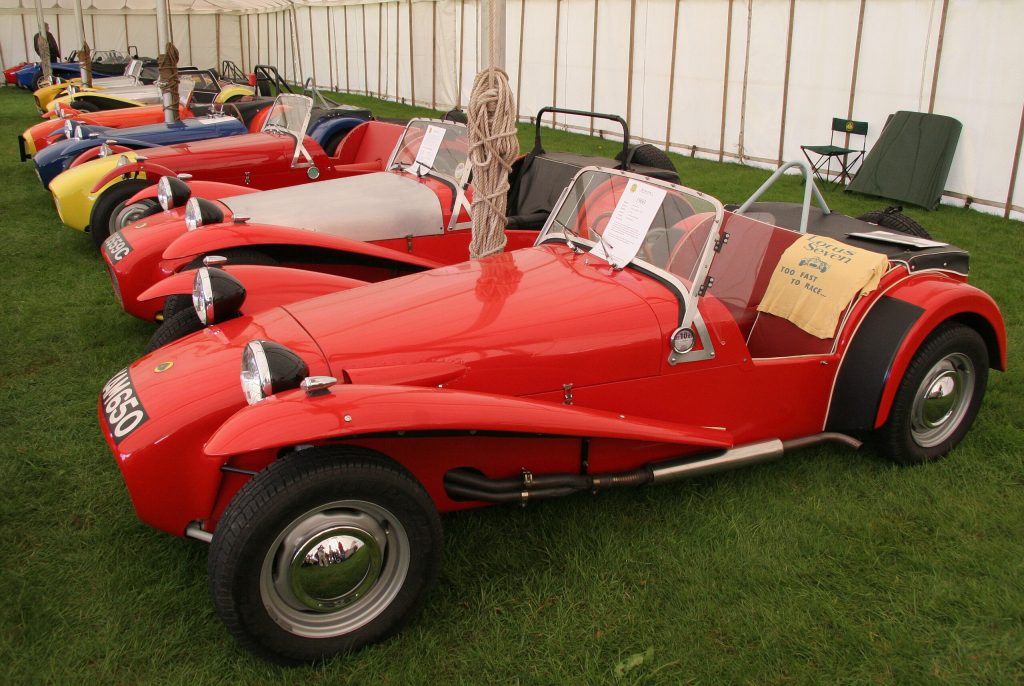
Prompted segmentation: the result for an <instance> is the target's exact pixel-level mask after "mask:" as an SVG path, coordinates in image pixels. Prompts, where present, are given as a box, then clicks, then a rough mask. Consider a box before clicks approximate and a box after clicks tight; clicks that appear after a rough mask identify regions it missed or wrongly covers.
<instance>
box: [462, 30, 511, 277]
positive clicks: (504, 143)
mask: <svg viewBox="0 0 1024 686" xmlns="http://www.w3.org/2000/svg"><path fill="white" fill-rule="evenodd" d="M489 15H490V22H489V26H488V30H489V35H490V38H491V39H490V43H489V44H490V46H491V50H490V67H489V68H488V69H486V70H484V71H482V72H480V73H479V74H477V75H476V78H475V79H474V80H473V90H472V92H471V93H470V96H469V110H468V112H467V115H468V118H469V146H470V147H469V161H470V163H471V164H472V165H473V209H472V215H473V238H472V240H471V241H470V244H469V256H470V257H471V258H473V259H476V258H478V257H484V256H486V255H491V254H493V253H496V252H501V251H502V250H504V248H505V242H506V238H505V224H506V219H505V212H506V208H507V207H508V176H509V172H510V171H511V170H512V162H514V161H515V159H516V157H517V156H518V155H519V137H518V136H517V134H516V104H515V99H514V98H513V97H512V89H511V88H510V87H509V85H508V74H506V73H505V72H504V71H502V70H501V69H498V68H497V67H495V66H494V62H495V55H494V39H495V36H496V35H497V29H496V23H495V19H494V12H493V11H491V12H490V13H489Z"/></svg>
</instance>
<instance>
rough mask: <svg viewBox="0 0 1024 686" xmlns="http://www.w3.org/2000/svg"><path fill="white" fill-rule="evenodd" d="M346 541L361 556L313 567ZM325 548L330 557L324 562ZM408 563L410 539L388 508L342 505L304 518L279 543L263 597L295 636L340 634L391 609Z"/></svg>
mask: <svg viewBox="0 0 1024 686" xmlns="http://www.w3.org/2000/svg"><path fill="white" fill-rule="evenodd" d="M339 543H340V544H342V545H343V547H345V548H354V549H355V550H353V551H352V552H351V553H350V554H349V555H348V556H347V557H345V559H341V560H338V559H337V557H339V556H337V555H336V557H335V560H334V561H333V562H331V561H330V559H328V560H327V564H325V565H323V564H321V565H318V564H315V563H313V562H311V561H309V556H310V555H312V556H313V557H314V558H318V559H319V560H320V562H324V557H323V555H326V554H328V553H327V552H326V551H327V550H328V549H330V548H331V547H333V548H334V549H335V550H337V545H338V544H339ZM321 546H323V547H324V548H325V551H324V553H323V554H321V555H320V556H318V555H317V553H318V552H319V551H320V547H321ZM304 560H306V563H304ZM409 561H410V550H409V537H408V535H407V533H406V531H405V528H404V527H403V526H402V525H401V523H400V522H399V521H398V520H397V519H396V517H395V516H394V515H392V514H391V513H390V512H388V510H386V509H385V508H383V507H381V506H380V505H377V504H375V503H370V502H366V501H361V500H342V501H335V502H331V503H327V504H324V505H321V506H319V507H316V508H314V509H312V510H309V511H307V512H305V513H303V514H301V515H299V516H298V517H296V518H295V519H294V520H292V522H291V523H289V524H288V526H286V527H285V528H284V529H283V530H282V531H281V533H279V534H278V536H277V537H276V538H275V539H274V541H273V543H272V544H271V546H270V547H269V548H268V549H267V551H266V555H265V556H264V559H263V565H262V567H261V569H260V580H259V585H260V597H261V598H262V600H263V605H264V607H265V608H266V610H267V613H268V614H269V615H270V617H271V618H272V619H273V620H274V621H275V622H276V623H277V624H278V625H280V626H281V627H282V628H284V629H285V630H286V631H288V632H289V633H292V634H295V635H298V636H303V637H306V638H331V637H335V636H340V635H344V634H348V633H351V632H353V631H356V630H358V629H360V628H361V627H363V626H365V625H367V624H368V623H370V622H371V621H373V619H375V618H376V617H377V616H379V615H380V614H381V613H382V612H383V611H384V610H385V609H387V607H388V606H389V605H391V603H392V602H393V601H394V599H395V597H396V596H397V595H398V593H399V591H400V590H401V588H402V586H403V584H404V582H405V578H406V576H407V574H408V571H409ZM316 567H323V569H315V568H316ZM353 570H354V572H355V573H354V574H353V573H352V572H353Z"/></svg>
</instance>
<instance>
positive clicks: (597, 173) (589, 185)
mask: <svg viewBox="0 0 1024 686" xmlns="http://www.w3.org/2000/svg"><path fill="white" fill-rule="evenodd" d="M720 217H721V205H720V204H719V203H718V202H717V201H715V200H714V199H713V198H710V197H708V196H705V195H703V194H700V193H698V192H696V191H691V190H688V189H685V188H681V187H679V186H673V185H670V184H661V183H657V182H655V181H653V180H646V181H645V180H643V179H640V178H638V177H636V176H635V175H629V176H626V175H624V174H622V173H620V172H616V171H612V170H608V169H588V170H584V171H582V172H580V174H578V175H577V176H576V178H575V179H574V181H573V183H572V185H571V186H570V187H569V189H568V191H567V192H566V194H565V196H564V197H563V199H562V202H561V203H560V204H559V206H558V207H557V209H556V210H555V212H553V213H552V218H551V219H550V220H549V222H548V224H547V226H546V227H545V230H544V232H543V233H542V235H541V236H540V238H539V241H540V242H543V241H545V240H547V239H549V238H551V237H552V236H553V235H560V236H562V237H564V238H565V239H566V240H568V241H571V242H573V243H575V244H577V245H578V246H586V247H587V248H588V249H589V251H590V252H591V254H593V255H595V256H597V257H600V258H602V259H604V260H606V261H608V262H609V263H611V264H612V265H613V266H616V267H620V268H621V267H623V266H625V265H626V264H628V263H630V262H633V261H636V262H639V263H642V264H647V265H650V266H652V267H655V268H657V269H660V270H664V271H667V272H670V273H671V274H674V275H675V276H678V277H679V278H680V279H682V280H683V281H684V283H685V285H686V287H687V288H689V287H690V286H691V284H692V283H693V281H694V278H695V274H696V272H697V269H698V267H699V265H700V262H701V260H702V259H703V257H704V254H705V246H706V245H707V243H708V240H709V238H710V237H711V231H712V229H713V228H714V227H715V226H716V218H720Z"/></svg>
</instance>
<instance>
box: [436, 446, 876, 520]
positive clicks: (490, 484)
mask: <svg viewBox="0 0 1024 686" xmlns="http://www.w3.org/2000/svg"><path fill="white" fill-rule="evenodd" d="M827 442H837V443H843V444H844V445H847V446H849V447H851V448H853V449H854V450H857V449H858V448H860V446H861V442H860V441H858V440H857V439H855V438H853V437H851V436H847V435H845V434H840V433H833V432H824V433H819V434H814V435H812V436H804V437H803V438H795V439H792V440H789V441H781V440H779V439H777V438H774V439H771V440H768V441H760V442H758V443H747V444H745V445H741V446H737V447H735V448H729V449H728V450H722V451H716V452H714V453H705V454H703V455H688V456H686V457H684V458H678V459H675V460H666V461H664V462H656V463H654V464H649V465H645V466H643V467H640V468H639V469H636V470H633V471H630V472H616V473H607V474H544V475H541V476H534V475H533V474H531V473H530V472H527V471H524V472H523V476H522V477H521V478H509V479H491V478H489V477H486V476H484V475H483V474H481V473H480V472H478V471H476V470H475V469H468V468H459V469H453V470H451V471H449V472H448V473H447V474H445V476H444V489H445V492H446V493H447V494H448V497H449V498H451V499H452V500H481V501H484V502H489V503H520V504H522V505H526V503H527V502H529V501H530V500H531V499H541V498H557V497H561V496H565V495H570V494H572V493H576V492H578V491H594V492H595V493H596V492H597V491H599V490H601V489H603V488H618V487H622V486H644V485H647V484H652V483H660V482H663V481H674V480H676V479H683V478H687V477H691V476H698V475H701V474H711V473H713V472H723V471H726V470H728V469H736V468H737V467H745V466H747V465H752V464H758V463H761V462H771V461H773V460H777V459H779V458H781V457H782V456H783V455H784V454H786V453H787V452H790V451H792V450H798V449H800V448H806V447H809V446H812V445H818V444H820V443H827Z"/></svg>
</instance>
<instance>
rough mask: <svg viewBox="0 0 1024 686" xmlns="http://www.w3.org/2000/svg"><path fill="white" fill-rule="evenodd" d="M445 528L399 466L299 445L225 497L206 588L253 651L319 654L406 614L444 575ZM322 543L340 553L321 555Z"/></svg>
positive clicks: (285, 657) (358, 451)
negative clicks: (299, 449) (227, 499)
mask: <svg viewBox="0 0 1024 686" xmlns="http://www.w3.org/2000/svg"><path fill="white" fill-rule="evenodd" d="M442 538H443V534H442V532H441V520H440V517H439V516H438V514H437V510H436V509H435V508H434V505H433V503H432V502H431V500H430V497H429V496H428V495H427V493H426V491H424V490H423V487H422V486H421V485H420V484H419V483H418V482H417V481H416V480H415V479H414V478H413V477H412V476H411V475H409V474H408V473H407V472H406V471H405V470H404V469H402V468H401V467H400V466H399V465H397V464H395V463H393V462H391V461H390V460H388V459H387V458H384V457H383V456H380V455H378V454H377V453H374V452H372V451H369V450H366V449H363V448H354V447H333V448H312V449H309V450H303V451H302V452H296V453H292V454H290V455H287V456H285V457H283V458H281V459H280V460H278V461H277V462H275V463H273V464H271V465H270V466H269V467H267V468H266V469H264V470H263V471H262V472H260V473H259V474H257V475H256V476H254V477H253V478H252V480H251V481H249V483H247V484H246V485H245V486H244V487H243V488H242V489H241V490H240V491H239V492H238V494H237V495H236V496H235V498H234V500H232V501H231V503H230V504H229V505H228V507H227V509H226V510H225V512H224V516H223V517H221V520H220V523H219V524H218V526H217V530H216V532H215V533H214V536H213V541H212V543H211V545H210V553H209V559H208V565H207V567H208V574H209V588H210V596H211V598H212V599H213V605H214V608H215V609H216V611H217V615H218V616H219V617H220V618H221V621H223V622H224V625H225V626H226V627H227V629H228V631H229V632H230V633H231V634H232V635H233V636H234V637H235V638H236V639H237V640H238V642H239V643H240V644H241V645H242V646H243V647H245V648H246V649H248V650H251V651H253V652H254V653H257V654H259V655H262V656H264V657H267V658H270V659H272V660H275V661H279V662H286V663H294V662H313V661H318V660H323V659H325V658H328V657H332V656H334V655H338V654H342V653H349V652H352V651H355V650H358V649H359V648H362V647H363V646H366V645H369V644H371V643H376V642H378V641H382V640H384V639H385V638H387V637H389V636H391V635H392V634H394V633H395V632H397V631H398V630H399V629H400V628H402V626H403V625H405V624H406V623H407V622H408V621H409V619H410V618H411V617H412V616H413V614H414V613H415V612H416V611H417V610H418V609H419V608H420V606H421V605H422V604H423V601H424V599H425V597H426V594H427V591H428V590H429V589H430V587H431V586H432V585H433V583H434V581H435V580H436V579H437V575H438V572H439V570H440V567H441V553H442ZM325 542H327V546H328V550H330V551H331V552H332V553H333V548H332V546H333V545H338V546H339V550H338V552H337V553H333V554H332V557H334V556H335V555H337V556H338V557H341V556H342V555H343V556H344V557H341V559H337V557H335V559H333V560H332V559H330V558H326V553H325V552H324V551H322V550H321V551H320V552H319V553H318V552H317V551H318V549H319V548H320V547H321V546H322V545H323V544H324V543H325ZM350 545H351V548H350V547H349V546H350ZM289 561H301V562H298V563H293V564H289ZM350 561H351V562H352V564H348V563H349V562H350ZM302 562H304V563H305V564H302ZM323 570H330V573H327V572H326V571H323ZM295 572H298V574H296V573H295ZM371 577H373V578H371ZM314 606H316V607H317V609H316V610H314ZM325 606H326V607H325ZM328 607H329V608H330V609H327V608H328ZM268 608H269V609H268ZM275 617H278V618H280V622H281V623H278V620H277V619H275Z"/></svg>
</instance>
